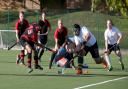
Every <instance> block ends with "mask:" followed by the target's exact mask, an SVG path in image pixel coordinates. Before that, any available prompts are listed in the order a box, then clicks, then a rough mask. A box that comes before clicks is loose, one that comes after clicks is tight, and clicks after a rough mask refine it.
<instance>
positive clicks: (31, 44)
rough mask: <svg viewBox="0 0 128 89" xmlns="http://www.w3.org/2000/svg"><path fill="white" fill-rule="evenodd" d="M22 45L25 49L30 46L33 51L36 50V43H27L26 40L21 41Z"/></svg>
mask: <svg viewBox="0 0 128 89" xmlns="http://www.w3.org/2000/svg"><path fill="white" fill-rule="evenodd" d="M19 43H20V45H22V46H23V47H25V46H26V45H30V46H31V47H32V49H34V48H35V45H34V42H32V41H27V40H25V39H20V42H19Z"/></svg>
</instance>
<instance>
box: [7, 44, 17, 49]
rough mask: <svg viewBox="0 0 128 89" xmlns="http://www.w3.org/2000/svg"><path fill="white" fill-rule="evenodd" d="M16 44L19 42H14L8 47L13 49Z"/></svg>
mask: <svg viewBox="0 0 128 89" xmlns="http://www.w3.org/2000/svg"><path fill="white" fill-rule="evenodd" d="M15 45H17V42H15V43H14V44H12V45H11V46H10V47H8V50H10V49H12V48H13V47H14V46H15Z"/></svg>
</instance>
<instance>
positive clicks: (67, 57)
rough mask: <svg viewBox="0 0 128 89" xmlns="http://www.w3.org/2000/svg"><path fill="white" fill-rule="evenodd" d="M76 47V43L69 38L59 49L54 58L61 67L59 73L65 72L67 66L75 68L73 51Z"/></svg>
mask: <svg viewBox="0 0 128 89" xmlns="http://www.w3.org/2000/svg"><path fill="white" fill-rule="evenodd" d="M74 49H75V44H74V42H73V41H71V40H70V39H68V40H67V41H66V42H65V43H64V44H63V45H62V46H61V47H60V48H59V49H58V51H57V54H56V55H55V58H54V63H55V64H56V65H57V66H59V67H61V70H58V73H59V74H64V69H65V68H70V67H72V68H73V69H75V65H74V62H73V58H74V57H73V52H74Z"/></svg>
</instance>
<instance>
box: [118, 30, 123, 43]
mask: <svg viewBox="0 0 128 89" xmlns="http://www.w3.org/2000/svg"><path fill="white" fill-rule="evenodd" d="M117 34H118V40H117V44H119V43H120V41H121V39H122V33H121V32H120V31H118V32H117Z"/></svg>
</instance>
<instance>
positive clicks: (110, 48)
mask: <svg viewBox="0 0 128 89" xmlns="http://www.w3.org/2000/svg"><path fill="white" fill-rule="evenodd" d="M115 46H117V44H114V45H113V46H112V47H111V48H109V49H108V50H111V49H112V48H114V47H115ZM105 53H109V51H105V52H104V53H102V54H101V55H104V54H105Z"/></svg>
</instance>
